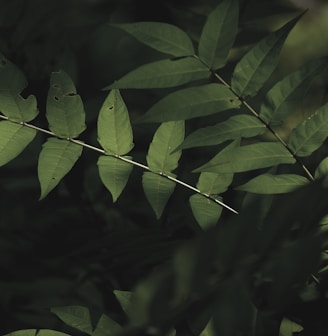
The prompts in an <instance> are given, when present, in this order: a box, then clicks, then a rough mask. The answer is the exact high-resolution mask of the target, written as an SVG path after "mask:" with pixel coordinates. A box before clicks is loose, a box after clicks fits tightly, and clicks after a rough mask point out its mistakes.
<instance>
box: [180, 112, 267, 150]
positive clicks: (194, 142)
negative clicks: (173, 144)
mask: <svg viewBox="0 0 328 336" xmlns="http://www.w3.org/2000/svg"><path fill="white" fill-rule="evenodd" d="M265 132H266V127H265V125H263V123H261V122H260V121H259V120H258V119H257V118H256V117H253V116H249V115H243V114H240V115H236V116H233V117H230V118H229V119H228V120H226V121H223V122H221V123H218V124H216V125H214V126H208V127H204V128H200V129H198V130H196V131H195V132H193V133H191V134H190V135H188V136H187V137H186V139H185V140H184V141H183V143H182V144H181V145H180V146H179V147H178V149H185V148H192V147H202V146H211V145H218V144H220V143H222V142H224V141H227V140H233V139H236V138H238V137H242V138H251V137H253V136H256V135H260V134H263V133H265Z"/></svg>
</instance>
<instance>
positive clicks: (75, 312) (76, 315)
mask: <svg viewBox="0 0 328 336" xmlns="http://www.w3.org/2000/svg"><path fill="white" fill-rule="evenodd" d="M51 312H52V313H54V314H55V315H56V316H57V317H58V318H59V319H60V320H62V321H63V322H64V323H66V324H67V325H69V326H70V327H73V328H75V329H77V330H79V331H82V332H84V333H86V334H88V335H91V334H92V324H91V318H90V312H89V309H88V308H86V307H82V306H66V307H54V308H51Z"/></svg>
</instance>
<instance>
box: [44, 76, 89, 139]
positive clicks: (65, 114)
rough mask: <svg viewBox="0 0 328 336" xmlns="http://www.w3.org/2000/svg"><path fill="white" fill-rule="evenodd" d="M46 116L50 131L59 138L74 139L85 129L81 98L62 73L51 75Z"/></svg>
mask: <svg viewBox="0 0 328 336" xmlns="http://www.w3.org/2000/svg"><path fill="white" fill-rule="evenodd" d="M46 116H47V119H48V122H49V128H50V130H51V131H52V132H54V133H55V134H56V136H58V137H60V138H75V137H77V136H79V135H80V134H81V133H82V132H83V131H84V130H85V128H86V127H85V112H84V107H83V103H82V100H81V97H80V96H79V95H78V94H77V93H76V89H75V86H74V83H73V82H72V80H71V79H70V77H69V76H68V75H67V74H66V73H65V72H64V71H60V72H54V73H52V75H51V80H50V89H49V92H48V97H47V114H46Z"/></svg>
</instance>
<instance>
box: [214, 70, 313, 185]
mask: <svg viewBox="0 0 328 336" xmlns="http://www.w3.org/2000/svg"><path fill="white" fill-rule="evenodd" d="M211 72H212V74H213V75H214V76H215V78H216V79H218V80H219V81H220V82H221V83H222V84H223V85H224V86H226V87H227V88H228V89H229V90H230V91H231V92H232V93H233V94H234V95H236V97H238V99H239V100H240V101H241V102H242V103H243V104H244V106H245V107H246V108H247V109H248V110H249V111H250V112H251V113H252V114H253V115H254V116H255V117H256V118H257V119H258V120H259V121H260V122H261V123H262V124H263V125H265V127H266V128H267V130H268V131H269V132H270V133H271V134H272V135H273V136H274V137H275V138H276V139H277V140H278V141H279V142H280V143H281V144H282V145H283V146H284V147H285V148H286V150H287V151H288V152H289V153H290V154H291V155H292V156H293V158H294V159H295V160H296V162H297V163H298V164H299V165H300V166H301V167H302V169H303V170H304V172H305V174H306V176H307V177H308V179H309V180H311V181H314V176H313V175H312V174H311V172H310V171H309V169H308V168H307V167H306V166H305V165H304V163H303V162H302V161H301V160H300V159H299V158H298V157H297V156H296V155H295V153H293V151H292V150H291V149H290V148H289V146H288V144H287V143H286V141H285V140H284V139H283V138H282V137H281V136H280V135H279V134H278V133H277V132H276V131H275V130H274V129H273V128H272V127H271V126H270V124H268V123H267V122H266V121H264V120H263V119H262V118H261V116H260V115H259V114H258V113H257V112H256V111H255V110H254V108H253V107H252V106H250V105H249V104H248V102H247V101H245V100H244V99H242V97H240V96H239V95H238V94H237V92H235V91H234V90H233V88H232V87H231V86H230V85H229V84H228V83H227V82H226V81H225V80H224V79H223V78H222V77H221V76H220V75H219V74H217V73H216V72H215V71H213V70H211Z"/></svg>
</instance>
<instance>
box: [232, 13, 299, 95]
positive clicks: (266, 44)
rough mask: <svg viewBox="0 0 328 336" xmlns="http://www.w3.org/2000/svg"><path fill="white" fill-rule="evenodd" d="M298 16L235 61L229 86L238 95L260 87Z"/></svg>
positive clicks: (253, 91)
mask: <svg viewBox="0 0 328 336" xmlns="http://www.w3.org/2000/svg"><path fill="white" fill-rule="evenodd" d="M299 18H300V16H298V17H296V18H295V19H293V20H291V21H289V22H288V23H286V24H285V25H284V26H283V27H282V28H280V29H279V30H277V31H276V32H273V33H271V34H269V35H268V36H267V37H265V38H264V39H262V40H261V41H260V42H259V43H257V44H256V45H255V46H254V47H253V48H252V49H250V50H249V51H248V52H247V53H246V55H245V56H243V58H242V59H241V60H240V61H239V62H238V63H237V65H236V67H235V70H234V72H233V75H232V80H231V86H232V89H233V90H234V91H235V92H236V93H237V94H238V95H239V96H240V97H243V98H244V97H248V96H254V95H256V93H257V92H258V91H259V90H260V89H261V88H262V86H263V84H264V83H265V82H266V81H267V79H268V78H269V77H270V75H271V74H272V72H273V71H274V69H275V67H276V65H277V63H278V60H279V55H280V51H281V48H282V46H283V44H284V42H285V40H286V38H287V35H288V34H289V32H290V31H291V29H292V28H293V27H294V25H295V24H296V22H297V21H298V19H299Z"/></svg>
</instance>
